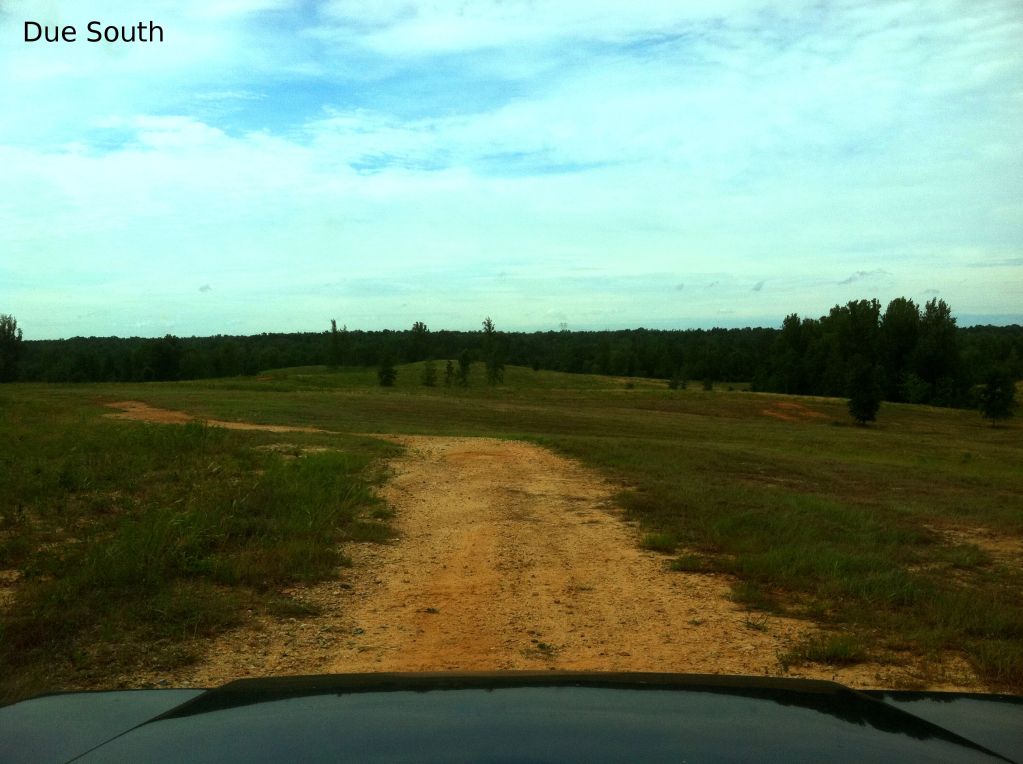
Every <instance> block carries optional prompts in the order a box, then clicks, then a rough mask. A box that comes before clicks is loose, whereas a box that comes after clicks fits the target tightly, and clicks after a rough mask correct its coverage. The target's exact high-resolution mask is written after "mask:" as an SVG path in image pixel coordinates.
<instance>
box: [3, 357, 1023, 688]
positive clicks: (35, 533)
mask: <svg viewBox="0 0 1023 764" xmlns="http://www.w3.org/2000/svg"><path fill="white" fill-rule="evenodd" d="M482 377H483V374H482V370H476V369H474V379H473V385H472V386H470V387H469V388H467V389H461V388H444V387H438V388H423V387H420V386H418V379H419V371H418V369H417V368H416V366H415V365H413V366H406V367H400V368H399V376H398V385H397V387H396V388H394V389H381V388H379V387H377V386H376V385H375V382H376V380H375V374H374V372H373V370H347V369H346V370H341V371H338V372H335V373H327V372H325V371H324V370H323V369H320V368H309V369H289V370H282V371H279V372H272V373H267V374H264V375H262V376H261V377H259V378H256V379H230V380H218V381H212V382H196V383H161V384H152V383H151V384H146V385H121V384H118V385H88V386H84V385H83V386H44V385H8V386H4V387H3V388H0V432H2V436H3V441H4V449H3V453H2V455H0V510H2V512H3V515H2V518H0V523H2V525H0V570H2V573H0V585H2V588H0V597H2V599H0V606H3V607H5V608H6V611H5V612H4V617H3V622H2V623H3V626H2V629H3V631H2V633H0V639H2V642H0V674H2V675H3V676H4V677H5V679H4V680H2V681H3V696H4V697H5V698H8V699H10V698H13V697H17V696H22V695H24V694H26V693H29V692H36V691H40V690H43V689H57V688H61V687H86V686H109V685H111V684H124V685H130V684H131V682H132V677H145V678H146V679H145V681H152V680H153V678H155V677H158V676H172V675H173V676H178V675H180V674H174V673H173V672H176V671H181V670H183V667H187V666H189V665H191V664H192V663H194V662H195V661H196V660H199V659H201V658H202V657H203V656H202V652H203V645H205V644H209V643H210V641H211V640H217V639H220V640H224V639H229V638H230V637H229V635H230V634H234V633H239V629H241V630H242V631H244V629H245V628H248V627H249V626H251V624H252V622H253V621H260V622H261V623H264V624H265V623H269V622H271V621H274V620H275V619H276V620H277V621H280V620H281V619H283V620H285V621H287V619H289V618H295V619H298V621H302V620H303V619H308V620H310V621H314V620H315V619H317V618H321V617H322V614H323V610H324V609H325V608H329V605H327V604H325V603H322V602H321V603H317V602H314V601H312V599H313V598H310V597H304V596H302V592H303V591H308V588H309V587H313V588H315V587H317V586H325V585H328V584H330V585H331V586H333V590H337V582H338V581H341V582H345V581H350V582H351V584H350V585H354V586H356V587H358V586H361V584H360V582H361V581H363V580H364V578H360V577H365V576H369V577H370V578H369V579H368V580H370V581H372V580H373V578H372V577H373V576H374V575H376V574H375V573H374V572H373V566H374V565H379V566H384V565H385V564H386V563H387V561H386V560H384V559H383V558H382V557H381V556H380V555H379V554H375V553H371V552H366V551H364V549H363V547H362V546H360V545H356V546H352V542H357V541H360V540H377V541H386V540H387V539H388V538H389V536H390V532H389V530H388V526H387V523H388V522H394V523H395V525H396V527H398V528H399V529H400V528H402V527H403V526H402V525H401V522H400V518H398V520H394V521H392V520H391V517H390V512H389V510H388V508H387V507H386V506H385V505H384V503H383V502H381V500H380V499H378V498H375V497H374V495H373V492H372V486H373V485H374V484H376V485H379V484H380V482H381V480H382V477H383V474H382V469H383V467H384V465H385V464H386V460H388V459H392V460H393V459H395V458H396V456H397V455H398V454H399V453H400V448H399V446H397V445H395V444H393V443H391V442H388V441H387V440H385V439H380V438H374V437H372V435H373V434H380V435H401V434H404V435H432V436H458V437H463V436H479V437H489V438H500V439H515V440H525V441H529V442H532V443H534V444H538V445H541V446H544V447H546V448H548V449H551V450H553V451H555V452H557V453H560V454H562V455H565V456H568V457H571V458H572V459H573V460H576V461H577V462H578V463H580V464H581V465H584V466H585V467H586V468H587V469H589V470H590V471H592V472H593V473H594V474H599V475H600V476H602V477H603V478H604V479H605V480H607V481H608V482H609V484H610V485H611V486H614V487H617V488H615V489H613V491H612V493H613V500H614V503H615V504H617V505H618V506H620V507H622V508H624V510H625V513H626V516H627V517H629V518H631V519H632V520H634V521H636V522H637V523H638V527H639V530H638V532H637V534H636V538H635V540H636V541H638V542H639V543H640V544H641V545H642V546H644V547H646V548H648V549H649V550H652V551H651V552H649V553H645V554H647V555H648V556H649V558H650V559H652V560H654V561H659V560H663V563H661V565H662V567H664V568H665V569H667V568H674V572H672V571H667V570H666V571H665V572H664V573H663V575H664V576H665V577H666V580H669V581H670V580H671V577H672V576H674V577H675V580H676V581H681V582H691V583H690V584H676V586H682V588H683V589H686V590H690V589H692V590H696V589H698V588H699V586H702V585H705V584H706V583H707V582H715V585H717V584H721V586H722V587H723V592H725V593H730V596H731V598H732V599H733V600H734V603H735V604H733V605H732V608H733V609H734V610H735V612H736V613H738V614H739V616H741V617H740V618H739V620H737V621H736V622H735V623H736V624H738V625H737V626H736V627H735V628H736V629H737V631H739V632H743V631H746V632H748V633H749V635H752V637H756V638H758V639H759V638H760V635H761V634H763V633H767V634H770V635H771V636H772V638H774V639H775V640H776V642H775V643H772V648H771V654H772V661H771V664H772V665H770V666H758V667H757V670H764V671H769V672H774V673H783V672H785V671H789V672H791V673H793V674H799V675H814V676H826V677H830V676H832V675H834V674H835V672H840V671H842V670H844V669H838V668H835V667H836V666H848V665H856V664H863V663H869V664H870V665H871V666H880V667H886V666H887V667H889V668H890V670H889V671H886V672H884V673H883V676H885V677H888V678H889V679H890V681H891V682H898V683H901V684H903V685H906V686H919V687H934V686H965V687H971V688H978V687H983V688H988V689H1008V690H1013V691H1016V692H1020V691H1023V604H1021V603H1023V470H1020V469H1019V465H1020V464H1021V463H1023V437H1021V434H1023V428H1021V427H1020V424H1019V423H1018V422H1016V421H1011V422H1010V423H1008V424H1007V425H1004V426H1001V427H999V428H991V427H990V426H989V424H988V423H986V422H984V421H983V420H982V419H981V418H980V416H979V415H978V414H977V413H976V412H972V411H956V410H944V409H934V408H927V407H914V406H905V405H891V404H885V405H883V406H882V409H881V412H880V414H879V421H878V423H877V424H876V425H872V426H870V427H867V428H860V427H856V426H854V425H852V423H851V420H850V419H849V417H848V414H847V412H846V409H845V402H844V401H840V400H834V399H809V398H788V397H784V396H776V395H764V394H753V393H749V392H745V391H742V390H735V391H731V392H730V391H728V390H727V389H725V388H727V386H726V385H719V386H718V389H716V390H714V391H712V392H706V391H703V390H702V389H697V388H698V386H697V385H692V384H691V385H690V387H689V389H687V390H676V391H672V390H668V389H667V388H666V386H665V384H664V383H663V382H654V381H647V380H629V381H626V380H615V379H608V378H600V377H590V376H572V375H562V374H556V373H550V372H533V371H530V370H526V369H520V368H509V369H508V371H507V378H506V384H505V385H503V386H500V387H497V388H487V387H485V386H484V385H483V381H482ZM627 385H631V387H627ZM736 387H738V386H736ZM129 400H130V401H144V402H146V403H148V404H150V405H152V406H157V407H161V408H165V409H172V410H178V411H185V412H188V413H189V414H192V415H195V416H198V417H201V418H203V419H209V420H226V421H232V420H233V421H245V422H256V423H261V424H268V425H286V426H289V427H307V428H315V429H320V430H326V431H328V432H326V433H324V432H299V431H290V432H283V433H282V432H272V431H269V430H264V431H236V430H226V429H223V428H219V427H209V426H205V425H202V424H196V423H193V424H188V425H181V424H178V425H173V426H172V425H151V424H143V423H138V422H125V421H116V420H113V419H111V418H109V417H107V416H105V415H106V414H108V413H111V409H109V408H108V407H106V405H105V404H109V403H112V402H118V401H129ZM282 444H287V445H282ZM296 455H300V456H301V458H293V457H295V456H296ZM522 488H524V489H525V488H528V487H527V486H522ZM614 491H616V493H614ZM384 495H385V497H386V496H387V494H386V491H385V494H384ZM391 503H392V504H395V501H391ZM622 538H623V539H625V537H622ZM346 542H347V543H348V546H346V547H341V546H339V545H342V544H345V543H346ZM626 542H628V539H625V540H623V541H622V544H623V545H625V544H626ZM401 543H402V542H400V541H399V542H398V543H397V545H388V546H385V547H382V549H387V550H390V549H397V550H400V549H401ZM628 543H632V542H628ZM343 550H350V552H345V551H343ZM472 551H473V547H472V546H471V545H470V546H468V547H466V549H465V550H464V552H465V554H466V555H471V554H472ZM653 552H658V553H659V555H658V556H655V555H653ZM346 554H350V556H351V557H352V558H354V559H355V560H356V562H357V563H358V562H359V561H360V560H364V562H362V563H360V564H357V565H356V567H355V568H354V569H350V568H344V567H342V566H343V565H344V564H345V563H346V562H348V560H346V558H345V555H346ZM385 556H386V554H385ZM374 559H375V560H376V561H375V562H374ZM466 564H468V562H467V563H466ZM381 569H382V568H381ZM339 570H340V573H339ZM318 582H319V583H318ZM701 582H702V583H701ZM381 585H382V584H381ZM303 587H306V588H305V589H304V588H303ZM712 588H713V587H710V588H707V589H705V590H706V591H708V592H710V590H711V589H712ZM716 596H717V595H716V594H713V593H708V594H707V603H706V607H707V612H708V614H711V613H716V612H719V610H718V609H719V604H718V603H717V600H715V599H714V598H715V597H716ZM424 607H426V606H424ZM438 610H440V612H439V613H437V614H429V615H431V616H432V615H436V616H438V617H443V615H444V610H443V609H440V608H438ZM744 611H748V612H745V613H744ZM708 619H709V620H713V618H710V616H708ZM708 619H705V620H708ZM690 620H692V621H701V618H700V617H699V616H692V617H691V619H690ZM791 622H803V623H805V624H806V625H807V629H806V630H801V629H798V628H795V627H792V628H790V627H789V626H787V625H786V624H790V623H791ZM218 635H219V636H218ZM739 636H743V637H745V636H746V635H744V634H741V633H740V635H739ZM725 638H727V635H726V636H725V637H719V639H725ZM694 639H696V637H695V636H694ZM683 642H684V640H683ZM533 644H534V647H535V649H536V650H537V651H539V652H538V654H537V655H533V656H532V657H533V658H536V659H538V660H545V661H546V660H549V659H553V658H554V657H556V656H553V655H551V654H547V653H553V652H554V651H556V650H557V649H559V645H558V644H555V643H552V642H548V641H547V640H546V639H542V638H537V642H536V643H533ZM540 645H544V646H546V651H545V649H544V648H543V647H540ZM513 649H514V650H515V651H516V654H518V655H522V648H521V647H520V646H514V648H513ZM526 649H527V651H528V649H531V648H528V645H527V648H526ZM649 649H652V648H649ZM676 649H684V648H676ZM642 650H643V648H642V646H640V648H639V650H638V651H632V650H627V649H626V650H624V652H634V653H635V654H636V655H637V665H638V663H639V662H641V661H639V658H641V657H642V655H641V654H642ZM594 660H596V659H595V658H594ZM704 660H706V661H710V660H712V658H709V657H708V658H705V659H704ZM553 663H554V665H555V667H557V665H558V664H557V661H553ZM584 663H585V661H584V662H583V663H576V664H573V666H574V667H576V668H586V667H591V668H598V667H599V666H598V665H589V666H587V665H584ZM516 665H517V664H516ZM566 665H567V664H566ZM616 666H618V667H623V668H625V667H628V666H622V665H619V664H616ZM416 667H417V668H425V667H426V666H425V665H418V666H416ZM437 667H438V668H442V667H443V666H440V665H438V666H437ZM494 667H495V668H496V667H497V666H494ZM283 668H287V669H289V670H290V669H292V668H294V667H291V666H289V667H283ZM329 668H331V669H333V670H342V669H343V668H344V667H343V666H342V665H339V664H336V663H335V664H330V665H329ZM366 668H367V669H372V668H373V667H372V665H369V666H367V667H366ZM392 668H393V666H392ZM317 670H320V669H317ZM691 670H697V669H691ZM699 670H704V671H708V672H713V671H718V670H734V669H729V668H728V667H727V666H716V665H705V666H703V667H702V669H699ZM838 675H839V676H841V674H838ZM876 675H877V676H881V674H876ZM850 681H852V683H856V682H855V681H854V680H850ZM860 681H863V682H867V683H869V682H870V681H871V680H869V679H862V680H860ZM873 681H874V682H875V683H876V682H877V681H880V680H878V679H875V680H873Z"/></svg>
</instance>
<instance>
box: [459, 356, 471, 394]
mask: <svg viewBox="0 0 1023 764" xmlns="http://www.w3.org/2000/svg"><path fill="white" fill-rule="evenodd" d="M471 367H472V356H471V355H470V354H469V351H468V350H463V351H462V354H461V355H460V356H458V374H457V378H458V384H459V385H460V386H461V387H468V386H469V371H470V369H471Z"/></svg>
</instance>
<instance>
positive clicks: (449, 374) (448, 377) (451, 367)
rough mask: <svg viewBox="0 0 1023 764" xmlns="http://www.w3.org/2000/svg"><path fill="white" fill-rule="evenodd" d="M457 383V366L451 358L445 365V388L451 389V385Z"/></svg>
mask: <svg viewBox="0 0 1023 764" xmlns="http://www.w3.org/2000/svg"><path fill="white" fill-rule="evenodd" d="M454 381H455V364H454V362H452V360H451V359H450V358H449V359H448V360H447V361H446V362H445V363H444V387H451V383H452V382H454Z"/></svg>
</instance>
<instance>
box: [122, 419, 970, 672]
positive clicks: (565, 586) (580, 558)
mask: <svg viewBox="0 0 1023 764" xmlns="http://www.w3.org/2000/svg"><path fill="white" fill-rule="evenodd" d="M128 403H131V402H127V403H118V404H110V405H111V406H114V407H117V408H120V409H122V410H125V409H127V410H126V411H125V415H124V416H125V418H139V419H148V420H150V421H154V420H155V421H165V422H175V421H189V419H191V417H189V415H187V414H184V413H183V412H173V411H165V410H162V409H154V408H152V407H147V406H146V405H145V404H135V403H131V406H130V407H129V406H128V405H127V404H128ZM115 416H116V415H115ZM217 424H219V422H218V423H217ZM230 424H232V425H233V426H235V427H238V428H248V427H251V428H254V429H269V427H268V426H264V425H246V424H245V423H240V422H234V423H230ZM275 429H277V430H278V431H287V430H288V429H294V430H299V429H303V428H284V427H281V428H275ZM393 440H395V441H397V442H399V443H401V444H403V445H405V446H406V447H407V451H406V453H405V454H403V455H402V456H400V457H398V458H396V459H394V460H393V461H392V462H391V463H390V469H391V471H392V474H393V477H392V479H391V480H390V481H389V482H388V483H387V485H386V486H385V487H384V488H383V489H382V491H381V493H382V494H383V497H384V498H385V499H386V500H387V501H388V503H389V504H390V505H391V506H392V507H393V508H394V509H395V511H396V518H395V525H396V527H397V529H398V531H399V534H400V537H399V539H398V540H397V541H395V542H393V543H389V544H354V545H349V547H348V548H347V549H346V550H345V551H346V553H347V554H349V555H350V556H351V557H352V559H353V561H354V563H355V564H354V566H353V568H351V569H348V570H345V571H344V572H343V574H342V576H341V578H340V579H339V580H334V581H328V582H324V583H321V584H318V585H316V586H311V587H298V588H295V589H292V590H290V591H289V592H288V594H290V595H292V596H294V597H295V598H296V599H299V600H302V601H305V602H309V603H312V604H315V605H317V606H318V607H319V608H320V610H321V613H320V614H319V615H317V616H315V617H303V618H301V619H296V618H289V619H283V620H280V619H270V618H260V617H256V616H254V617H253V618H252V619H251V621H250V623H249V624H248V625H246V626H244V627H243V628H240V629H237V630H234V631H232V632H230V633H228V634H225V635H224V636H222V637H221V638H219V639H217V640H216V641H214V642H213V643H207V644H203V645H200V646H199V647H200V649H202V651H203V652H204V653H205V659H204V660H203V661H201V662H200V663H198V664H196V665H193V666H190V667H186V668H184V669H181V670H178V671H175V672H171V673H161V674H153V675H142V676H140V675H135V676H131V677H122V682H121V683H122V684H124V685H126V686H148V685H150V684H154V683H160V684H170V685H174V686H186V685H195V686H213V685H218V684H222V683H224V682H226V681H229V680H231V679H234V678H238V677H244V676H269V675H283V674H315V673H329V672H364V671H425V670H514V669H538V668H550V669H573V670H594V671H674V672H694V673H718V674H770V675H778V674H781V673H783V672H782V668H781V666H780V664H779V662H778V654H779V653H780V652H784V651H785V650H786V649H787V648H788V647H789V646H790V645H791V644H792V643H794V642H796V641H798V640H799V638H800V637H802V636H804V635H806V634H807V633H808V632H810V631H812V630H813V629H814V628H815V627H814V625H813V624H811V623H808V622H806V621H801V620H795V619H788V618H781V617H776V616H767V615H764V614H751V613H748V612H745V611H744V610H743V609H742V608H740V607H739V606H737V605H736V604H734V603H733V602H732V601H731V600H730V599H729V598H728V594H729V588H730V584H731V579H730V578H729V577H727V576H723V575H716V574H695V573H676V572H670V571H668V570H667V569H666V565H667V561H668V558H666V557H665V556H663V555H659V554H656V553H653V552H647V551H644V550H642V549H640V548H639V547H638V531H637V529H636V528H635V526H634V525H633V524H630V523H628V522H626V521H625V520H624V519H623V517H622V514H621V511H620V510H618V509H616V507H615V506H614V503H613V495H614V492H615V487H614V486H612V485H610V484H609V483H607V482H606V481H604V480H603V479H602V478H601V477H600V476H599V475H597V474H595V473H593V472H591V471H589V470H587V469H585V468H584V467H582V466H581V465H579V464H577V463H575V462H573V461H571V460H568V459H565V458H563V457H561V456H558V455H556V454H554V453H552V452H550V451H547V450H545V449H543V448H540V447H539V446H535V445H532V444H528V443H523V442H518V441H503V440H497V439H491V438H452V437H433V436H395V437H393ZM789 675H791V676H803V677H815V678H827V679H836V680H837V681H841V682H843V683H845V684H848V685H851V686H856V687H900V686H918V687H925V686H926V687H929V688H931V689H964V690H971V689H974V690H983V685H981V684H980V683H978V682H977V680H976V678H975V677H974V676H973V675H972V672H970V671H969V670H968V668H966V667H965V665H963V664H962V662H961V661H954V660H953V661H951V662H946V663H945V664H943V665H942V666H936V665H924V664H923V663H922V662H921V661H920V660H919V659H917V658H914V657H911V656H893V660H892V661H891V662H890V663H889V664H888V665H880V664H875V663H865V664H858V665H855V666H851V667H846V668H834V667H828V666H803V667H793V668H791V669H790V671H789Z"/></svg>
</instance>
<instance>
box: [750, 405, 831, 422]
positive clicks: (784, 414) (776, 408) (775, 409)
mask: <svg viewBox="0 0 1023 764" xmlns="http://www.w3.org/2000/svg"><path fill="white" fill-rule="evenodd" d="M760 413H761V414H763V415H764V416H769V417H774V418H775V419H781V420H783V421H786V422H800V421H806V420H813V419H825V418H827V414H824V413H822V412H820V411H816V410H815V409H811V408H809V407H807V406H804V405H802V404H800V403H791V402H788V401H778V402H777V403H772V404H771V405H770V406H769V407H768V408H766V409H762V410H761V412H760Z"/></svg>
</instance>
